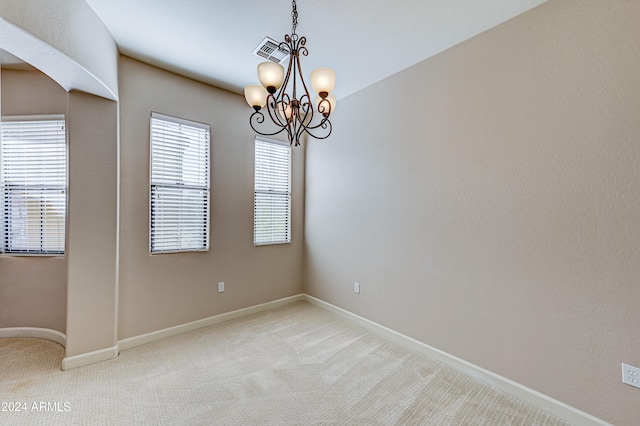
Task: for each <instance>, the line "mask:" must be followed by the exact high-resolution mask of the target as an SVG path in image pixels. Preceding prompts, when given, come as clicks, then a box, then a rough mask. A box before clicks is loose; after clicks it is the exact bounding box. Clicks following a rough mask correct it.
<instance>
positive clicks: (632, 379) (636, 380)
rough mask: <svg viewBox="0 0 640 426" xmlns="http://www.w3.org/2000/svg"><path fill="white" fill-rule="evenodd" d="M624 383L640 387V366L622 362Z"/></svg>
mask: <svg viewBox="0 0 640 426" xmlns="http://www.w3.org/2000/svg"><path fill="white" fill-rule="evenodd" d="M622 383H626V384H628V385H631V386H635V387H637V388H640V368H639V367H634V366H631V365H628V364H622Z"/></svg>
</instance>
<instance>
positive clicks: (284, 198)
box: [253, 139, 291, 245]
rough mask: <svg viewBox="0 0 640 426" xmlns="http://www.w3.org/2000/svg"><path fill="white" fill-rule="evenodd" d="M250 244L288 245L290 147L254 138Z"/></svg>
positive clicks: (289, 230)
mask: <svg viewBox="0 0 640 426" xmlns="http://www.w3.org/2000/svg"><path fill="white" fill-rule="evenodd" d="M254 179H255V181H254V186H255V187H254V219H253V243H254V245H264V244H279V243H289V242H291V146H290V145H289V144H286V145H285V144H282V143H280V142H277V141H270V140H267V139H256V145H255V178H254Z"/></svg>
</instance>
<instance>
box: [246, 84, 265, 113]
mask: <svg viewBox="0 0 640 426" xmlns="http://www.w3.org/2000/svg"><path fill="white" fill-rule="evenodd" d="M268 95H269V94H268V93H267V91H266V90H265V88H264V87H262V86H259V85H257V84H250V85H248V86H246V87H245V88H244V98H245V99H246V100H247V103H248V104H249V106H250V107H253V109H255V110H256V111H259V110H260V109H262V107H263V106H265V105H266V104H267V96H268Z"/></svg>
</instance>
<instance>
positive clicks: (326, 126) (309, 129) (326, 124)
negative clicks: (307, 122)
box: [304, 120, 333, 139]
mask: <svg viewBox="0 0 640 426" xmlns="http://www.w3.org/2000/svg"><path fill="white" fill-rule="evenodd" d="M318 127H322V128H323V129H325V130H326V132H327V134H326V135H324V136H322V135H317V134H314V132H313V130H315V129H317V128H318ZM332 131H333V126H332V125H331V122H330V121H329V120H326V121H325V122H324V124H323V125H322V126H320V125H318V126H314V127H305V129H304V132H305V133H307V134H308V135H309V136H311V137H312V138H314V139H326V138H328V137H329V136H331V132H332Z"/></svg>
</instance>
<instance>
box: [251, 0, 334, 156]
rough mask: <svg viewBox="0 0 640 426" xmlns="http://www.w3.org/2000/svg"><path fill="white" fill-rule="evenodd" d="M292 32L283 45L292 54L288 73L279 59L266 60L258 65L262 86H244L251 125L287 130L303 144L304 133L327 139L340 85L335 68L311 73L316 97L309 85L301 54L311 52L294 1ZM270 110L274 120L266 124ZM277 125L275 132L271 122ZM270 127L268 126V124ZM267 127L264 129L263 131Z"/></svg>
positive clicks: (292, 139) (294, 141)
mask: <svg viewBox="0 0 640 426" xmlns="http://www.w3.org/2000/svg"><path fill="white" fill-rule="evenodd" d="M291 18H292V25H291V35H289V34H287V35H285V36H284V41H283V42H281V43H280V45H279V48H280V49H281V50H283V51H285V52H287V53H288V54H289V65H288V67H287V71H286V74H285V70H284V67H283V66H282V65H280V64H278V63H275V62H263V63H261V64H260V65H258V79H259V80H260V85H257V84H253V85H249V86H246V87H245V88H244V96H245V99H246V100H247V103H248V104H249V106H251V107H252V108H253V109H254V110H255V111H254V112H253V114H251V117H250V118H249V124H250V125H251V128H252V129H253V130H254V131H255V132H256V133H258V134H261V135H264V136H274V135H277V134H279V133H282V132H283V131H286V132H287V135H288V138H289V143H290V144H295V145H300V138H301V137H302V135H303V134H304V133H306V134H308V135H309V136H311V137H313V138H316V139H326V138H327V137H329V135H330V134H331V130H332V126H331V121H329V116H330V115H331V113H332V112H333V111H335V108H336V97H335V95H333V94H332V93H331V92H332V91H333V88H334V86H335V84H336V73H335V72H334V71H333V70H332V69H331V68H317V69H315V70H313V71H312V72H311V87H312V88H313V91H314V92H316V93H317V97H316V98H315V99H314V100H312V98H311V95H310V94H309V89H308V88H307V84H306V83H305V81H304V78H303V77H302V68H301V66H300V55H302V56H307V55H308V54H309V52H308V51H307V48H306V46H305V44H306V43H307V39H306V37H298V34H296V27H297V26H298V10H297V7H296V1H295V0H293V2H292V11H291ZM265 109H266V111H267V114H266V115H268V116H269V119H270V122H269V124H268V125H266V124H265V120H266V118H265V113H264V112H263V111H264V110H265ZM271 123H273V125H275V129H276V130H275V131H270V130H269V127H271V129H274V127H273V126H272V125H271ZM265 126H266V127H265ZM259 128H264V131H261V130H259Z"/></svg>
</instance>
